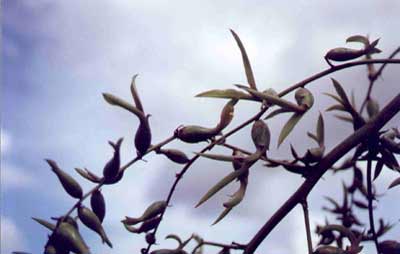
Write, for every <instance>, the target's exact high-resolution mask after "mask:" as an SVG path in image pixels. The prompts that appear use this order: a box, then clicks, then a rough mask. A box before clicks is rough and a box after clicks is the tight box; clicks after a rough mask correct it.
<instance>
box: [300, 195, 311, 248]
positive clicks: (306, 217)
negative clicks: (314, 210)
mask: <svg viewBox="0 0 400 254" xmlns="http://www.w3.org/2000/svg"><path fill="white" fill-rule="evenodd" d="M301 207H302V208H303V213H304V224H305V226H306V233H307V246H308V254H312V253H313V246H312V239H311V230H310V218H309V215H308V203H307V198H304V199H303V201H301Z"/></svg>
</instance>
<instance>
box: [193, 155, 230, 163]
mask: <svg viewBox="0 0 400 254" xmlns="http://www.w3.org/2000/svg"><path fill="white" fill-rule="evenodd" d="M195 154H196V155H199V156H200V157H204V158H208V159H212V160H217V161H229V162H231V161H234V157H233V156H231V155H223V154H210V153H195Z"/></svg>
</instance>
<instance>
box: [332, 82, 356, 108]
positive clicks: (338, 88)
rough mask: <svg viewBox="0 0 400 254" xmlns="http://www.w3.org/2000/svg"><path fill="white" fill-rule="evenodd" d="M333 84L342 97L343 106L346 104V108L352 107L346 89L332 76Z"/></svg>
mask: <svg viewBox="0 0 400 254" xmlns="http://www.w3.org/2000/svg"><path fill="white" fill-rule="evenodd" d="M331 80H332V83H333V86H334V87H335V89H336V92H337V93H338V95H339V96H340V98H341V99H342V101H343V106H345V107H346V108H348V107H351V103H350V101H349V98H347V95H346V92H345V91H344V89H343V87H342V86H341V85H340V83H339V82H338V81H337V80H336V79H334V78H331Z"/></svg>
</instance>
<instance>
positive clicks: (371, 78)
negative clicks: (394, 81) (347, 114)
mask: <svg viewBox="0 0 400 254" xmlns="http://www.w3.org/2000/svg"><path fill="white" fill-rule="evenodd" d="M399 52H400V47H398V48H397V49H396V50H395V51H393V52H392V54H390V56H389V57H388V59H393V58H394V57H395V56H396V55H397V54H398V53H399ZM387 64H388V63H383V64H382V65H381V67H380V68H379V69H378V71H377V72H376V73H374V74H373V75H372V76H369V85H368V90H367V94H366V95H365V99H364V100H363V102H362V104H361V107H360V115H361V114H362V112H363V110H364V108H365V106H366V105H367V101H368V100H369V99H370V97H371V93H372V87H373V86H374V84H375V81H376V80H377V79H378V77H379V76H380V75H382V72H383V69H384V68H385V67H386V65H387Z"/></svg>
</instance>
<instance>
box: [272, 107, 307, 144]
mask: <svg viewBox="0 0 400 254" xmlns="http://www.w3.org/2000/svg"><path fill="white" fill-rule="evenodd" d="M302 116H303V114H299V113H294V114H293V115H292V116H291V117H290V118H289V120H288V121H287V122H286V124H285V125H284V126H283V128H282V130H281V133H280V134H279V138H278V147H279V146H280V145H281V144H282V142H283V141H284V140H285V138H286V137H287V136H288V135H289V134H290V132H291V131H292V130H293V128H294V126H296V124H297V123H298V122H299V121H300V119H301V117H302Z"/></svg>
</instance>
